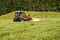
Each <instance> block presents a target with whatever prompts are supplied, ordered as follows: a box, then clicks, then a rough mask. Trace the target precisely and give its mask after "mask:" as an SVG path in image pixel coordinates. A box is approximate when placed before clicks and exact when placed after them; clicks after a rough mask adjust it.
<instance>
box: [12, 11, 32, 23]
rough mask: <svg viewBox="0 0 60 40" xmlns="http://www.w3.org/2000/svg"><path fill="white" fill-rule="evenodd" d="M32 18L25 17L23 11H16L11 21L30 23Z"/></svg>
mask: <svg viewBox="0 0 60 40" xmlns="http://www.w3.org/2000/svg"><path fill="white" fill-rule="evenodd" d="M30 20H32V18H31V17H30V15H26V13H25V12H24V11H16V12H15V16H14V19H13V21H14V22H16V21H30Z"/></svg>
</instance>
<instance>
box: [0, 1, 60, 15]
mask: <svg viewBox="0 0 60 40" xmlns="http://www.w3.org/2000/svg"><path fill="white" fill-rule="evenodd" d="M18 9H19V10H24V11H60V0H0V15H2V14H6V13H9V12H11V11H16V10H18Z"/></svg>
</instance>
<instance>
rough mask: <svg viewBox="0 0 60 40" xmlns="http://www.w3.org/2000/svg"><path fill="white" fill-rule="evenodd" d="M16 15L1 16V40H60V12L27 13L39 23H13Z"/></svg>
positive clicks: (12, 13)
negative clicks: (37, 19)
mask: <svg viewBox="0 0 60 40" xmlns="http://www.w3.org/2000/svg"><path fill="white" fill-rule="evenodd" d="M14 13H15V12H11V13H9V14H5V15H2V16H0V40H60V12H33V11H26V14H30V15H31V16H32V17H34V18H39V19H40V20H41V21H39V22H33V21H26V22H13V17H14Z"/></svg>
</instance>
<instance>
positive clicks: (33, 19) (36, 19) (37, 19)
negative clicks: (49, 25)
mask: <svg viewBox="0 0 60 40" xmlns="http://www.w3.org/2000/svg"><path fill="white" fill-rule="evenodd" d="M32 21H40V19H39V18H32Z"/></svg>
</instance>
